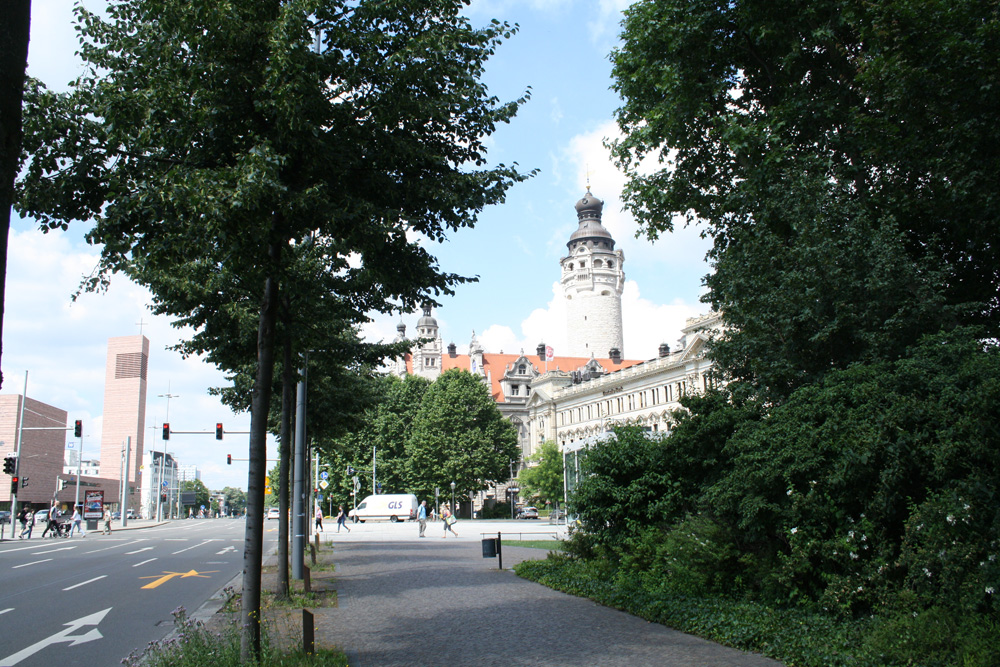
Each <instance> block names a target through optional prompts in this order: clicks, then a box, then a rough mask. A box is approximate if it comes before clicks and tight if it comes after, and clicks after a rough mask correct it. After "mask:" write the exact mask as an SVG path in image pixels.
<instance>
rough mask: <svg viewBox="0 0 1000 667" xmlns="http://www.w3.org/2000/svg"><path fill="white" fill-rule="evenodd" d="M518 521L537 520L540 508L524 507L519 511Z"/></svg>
mask: <svg viewBox="0 0 1000 667" xmlns="http://www.w3.org/2000/svg"><path fill="white" fill-rule="evenodd" d="M517 518H518V519H537V518H538V508H537V507H522V508H521V509H519V510H518V511H517Z"/></svg>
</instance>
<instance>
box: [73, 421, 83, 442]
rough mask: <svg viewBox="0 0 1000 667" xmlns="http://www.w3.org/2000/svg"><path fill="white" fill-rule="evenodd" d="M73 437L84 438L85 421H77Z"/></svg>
mask: <svg viewBox="0 0 1000 667" xmlns="http://www.w3.org/2000/svg"><path fill="white" fill-rule="evenodd" d="M73 435H74V436H75V437H77V438H82V437H83V420H82V419H77V420H76V423H75V424H74V425H73Z"/></svg>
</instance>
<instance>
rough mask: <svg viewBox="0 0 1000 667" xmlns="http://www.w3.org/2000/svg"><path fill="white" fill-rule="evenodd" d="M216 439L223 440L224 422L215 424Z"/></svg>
mask: <svg viewBox="0 0 1000 667" xmlns="http://www.w3.org/2000/svg"><path fill="white" fill-rule="evenodd" d="M215 439H216V440H222V424H216V425H215Z"/></svg>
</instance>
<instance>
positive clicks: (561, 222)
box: [2, 0, 710, 489]
mask: <svg viewBox="0 0 1000 667" xmlns="http://www.w3.org/2000/svg"><path fill="white" fill-rule="evenodd" d="M83 4H84V6H86V7H88V8H90V9H100V8H101V7H102V6H103V4H104V3H103V2H101V1H99V0H84V2H83ZM628 4H629V2H627V1H625V0H475V1H474V2H473V4H472V5H471V6H470V7H469V9H468V11H467V14H468V16H469V17H470V19H471V20H472V22H473V24H474V25H485V24H486V23H487V22H488V21H489V20H490V19H492V18H497V19H500V20H503V21H508V22H510V23H516V24H518V25H519V32H518V33H517V34H516V35H514V36H513V37H512V38H511V39H510V40H509V41H507V42H505V43H504V44H503V45H502V46H501V47H500V48H499V49H498V50H497V52H496V54H495V55H494V56H493V58H492V59H491V60H490V61H489V62H488V63H487V66H486V74H485V76H484V80H485V82H486V83H487V85H488V86H489V89H490V93H491V94H493V95H496V96H497V97H498V98H499V99H501V100H512V99H515V98H517V97H519V96H520V95H522V94H523V93H524V92H525V91H526V90H527V89H528V87H530V88H531V99H530V101H529V102H528V103H527V104H526V105H524V106H523V107H522V108H521V110H520V112H519V113H518V115H517V117H516V118H514V120H513V121H512V122H511V123H510V124H509V125H503V126H501V127H500V128H499V130H498V131H497V132H496V133H495V134H494V135H493V136H492V137H490V138H489V139H488V143H487V145H488V147H489V150H490V154H489V158H490V161H491V162H492V163H493V164H496V163H501V162H502V163H505V164H508V165H509V164H511V163H514V162H516V163H517V164H518V165H519V166H520V167H521V169H522V170H524V171H527V170H531V169H538V170H539V173H538V174H537V175H536V176H535V177H534V178H532V179H530V180H528V181H527V182H525V183H521V184H518V185H516V186H514V187H513V188H512V189H511V190H510V191H509V192H508V196H507V201H506V202H505V203H504V204H502V205H499V206H495V207H492V208H490V209H487V210H486V211H484V212H483V213H482V214H481V215H480V217H479V221H478V223H477V225H476V227H475V228H473V229H465V230H462V231H460V232H457V233H455V234H452V235H451V237H450V238H448V239H447V240H446V241H445V242H443V243H441V244H437V243H434V244H431V245H429V246H428V249H429V250H430V252H431V253H432V254H434V255H435V256H436V257H437V258H438V261H439V264H440V266H441V268H442V270H444V271H447V272H452V273H458V274H460V275H464V276H475V277H477V278H478V281H477V282H473V283H469V284H465V285H460V286H458V287H457V288H456V294H455V295H454V296H453V297H446V298H443V299H442V300H441V306H440V307H439V308H437V309H435V312H434V316H435V317H436V319H437V321H438V324H439V326H440V332H441V336H442V338H443V339H444V343H445V344H446V345H447V344H448V343H451V342H454V343H455V344H456V345H457V346H458V349H459V352H460V353H465V352H467V351H468V346H469V341H470V339H471V336H472V334H473V332H475V334H476V336H477V337H478V338H479V340H480V342H481V343H482V344H483V346H484V348H485V349H486V350H487V351H488V352H501V351H502V352H505V353H508V354H510V353H516V352H519V351H521V350H524V351H526V352H528V353H531V352H532V351H533V350H534V349H535V347H536V346H537V345H538V344H539V343H541V342H544V343H546V344H548V345H551V346H552V347H553V348H554V351H555V354H556V355H559V354H560V350H561V349H565V341H566V331H565V329H566V326H565V313H564V311H563V309H562V301H561V297H560V296H559V292H558V289H557V287H558V279H559V259H560V258H561V257H562V256H564V255H565V253H566V242H567V241H568V240H569V236H570V234H572V233H573V231H575V230H576V228H577V220H576V211H575V210H574V208H573V206H574V205H575V203H576V202H577V200H579V199H580V198H581V197H582V196H583V195H584V194H585V192H586V186H587V184H588V182H589V184H590V187H591V192H592V193H593V194H594V195H595V196H597V197H598V198H600V199H602V200H603V201H604V218H603V222H604V226H605V227H606V228H607V229H608V231H610V232H611V234H612V236H613V237H614V239H615V241H616V242H617V246H616V247H617V248H618V249H620V250H622V251H623V252H624V256H625V263H624V270H625V276H626V285H625V292H624V295H623V298H622V301H623V306H622V309H623V323H624V329H625V345H624V347H625V350H624V356H625V357H626V358H629V359H650V358H653V357H655V356H656V354H657V347H658V346H659V345H660V344H661V343H668V344H669V345H671V347H675V346H676V343H677V339H678V338H679V337H680V329H681V327H682V326H683V325H684V322H685V320H686V319H687V318H689V317H694V316H696V315H699V314H702V313H704V312H706V311H707V309H708V307H707V306H706V305H705V304H703V303H701V302H700V300H699V297H700V296H701V295H702V294H703V293H704V286H703V278H704V276H705V274H707V273H708V271H709V266H708V264H707V263H706V261H705V254H706V252H707V250H708V248H709V245H710V242H709V241H708V240H705V239H702V238H701V237H700V234H699V232H700V230H699V229H698V228H696V227H689V228H684V227H683V226H681V225H678V226H677V229H675V231H674V233H672V234H665V235H663V236H661V238H660V239H659V240H658V241H656V242H655V243H653V242H650V241H648V240H646V239H645V238H636V230H637V225H636V223H635V221H634V220H633V219H632V217H631V215H630V214H629V213H628V212H626V211H625V210H624V209H623V206H622V203H621V191H622V187H623V185H624V182H625V178H624V176H623V175H622V174H620V173H619V172H618V171H617V170H616V168H615V166H614V164H613V163H612V161H611V159H610V157H609V155H608V151H607V149H606V148H604V142H605V141H606V140H607V139H611V138H614V137H616V136H618V132H617V126H616V125H615V122H614V113H615V110H616V109H617V108H618V107H619V106H620V104H621V100H620V99H619V98H618V96H617V94H616V93H615V92H614V91H613V90H612V89H611V86H612V83H613V82H612V78H611V62H610V59H609V55H610V53H611V51H612V49H614V48H615V47H616V46H617V45H619V43H620V42H619V33H620V28H621V26H620V22H621V20H622V11H623V9H624V8H625V7H626V6H627V5H628ZM70 7H71V3H68V2H65V0H35V1H34V2H33V3H32V25H31V42H30V45H29V56H28V61H29V62H28V72H29V74H31V75H32V76H35V77H37V78H39V79H41V80H42V81H43V82H45V83H46V85H48V86H49V87H50V88H54V89H57V90H64V89H65V88H66V87H67V84H68V82H69V81H71V80H72V79H73V78H74V77H75V76H76V75H77V74H79V73H80V70H81V66H80V63H79V60H78V59H77V58H76V56H75V51H76V49H77V43H76V37H75V33H74V30H73V24H72V12H71V10H70ZM87 231H88V227H87V226H86V225H72V226H71V227H70V228H69V230H67V231H65V232H62V231H56V232H49V233H47V234H44V233H42V232H40V231H38V225H37V224H36V223H35V222H34V221H33V220H31V219H19V218H18V217H17V215H16V214H15V216H14V219H13V220H12V229H11V233H10V238H9V250H8V267H7V290H6V304H5V311H6V312H5V314H4V331H3V333H4V341H3V358H2V365H3V374H4V385H3V388H2V393H5V394H10V393H22V391H23V387H24V382H25V373H26V372H27V393H28V396H30V397H32V398H35V399H37V400H41V401H43V402H45V403H49V404H51V405H54V406H57V407H59V408H62V409H65V410H67V411H68V413H69V416H68V418H69V421H70V422H71V423H72V421H74V420H76V419H82V420H83V422H84V438H83V457H84V458H85V459H87V458H92V457H96V456H97V455H98V453H99V450H100V433H101V421H102V417H101V416H102V411H103V402H104V368H105V363H106V359H107V340H108V338H111V337H115V336H130V335H136V334H139V333H140V332H141V333H142V334H143V335H144V336H146V337H147V338H149V340H150V358H149V371H148V389H147V401H146V425H147V433H146V438H145V439H146V447H147V449H148V448H150V447H151V446H153V447H156V448H157V449H158V450H162V449H163V446H164V442H163V441H162V440H161V438H160V427H161V425H162V423H163V422H165V421H168V417H169V422H170V424H171V428H172V429H174V430H189V431H194V430H204V431H209V430H213V429H214V426H215V424H216V422H222V423H223V424H224V426H225V429H226V430H227V431H246V430H248V429H249V424H250V416H249V414H248V413H244V414H233V413H232V411H231V410H229V408H226V407H224V406H223V405H222V404H221V403H220V402H219V401H218V400H217V399H216V398H215V397H213V396H210V395H209V393H208V390H209V388H211V387H220V386H225V384H226V380H225V377H224V375H223V374H222V373H221V372H219V371H218V370H216V369H215V368H214V367H212V366H209V365H208V364H206V363H204V362H203V361H202V360H200V359H198V358H188V359H183V358H182V357H181V356H180V355H179V354H177V353H176V352H173V351H171V350H170V348H171V346H173V345H175V344H176V343H177V342H178V341H180V340H183V339H184V338H185V337H187V336H190V334H191V332H190V331H185V330H183V329H177V328H174V327H173V326H172V325H171V321H170V319H169V318H167V317H163V316H154V315H152V314H151V313H150V312H149V310H148V304H149V303H150V302H151V298H150V295H149V293H148V291H147V290H146V289H145V288H143V287H140V286H138V285H135V284H133V283H131V282H129V281H128V280H126V279H124V278H122V277H120V276H115V277H114V278H113V279H112V281H111V286H110V288H109V289H108V290H107V291H106V292H105V293H101V294H94V293H84V294H81V295H80V296H79V297H78V298H77V299H76V300H73V298H72V297H73V294H74V292H76V290H77V287H78V286H79V284H80V281H81V279H82V278H83V277H84V276H86V275H88V274H90V273H91V271H92V270H93V269H94V267H95V266H96V264H97V259H98V256H99V249H98V248H96V247H93V246H89V245H88V244H87V243H86V241H85V240H84V237H85V234H86V232H87ZM418 317H419V313H415V314H410V315H405V316H403V317H402V318H400V317H399V316H398V315H396V316H378V317H375V318H374V319H373V321H372V322H371V323H369V324H368V325H367V326H366V327H365V328H364V334H365V336H366V338H368V339H369V340H373V341H374V340H392V339H393V338H394V337H395V335H396V325H397V324H398V323H399V322H400V321H402V322H403V323H404V324H406V326H407V333H408V334H410V335H414V334H415V329H416V321H417V319H418ZM168 397H169V398H168ZM166 450H167V451H168V452H171V453H173V454H174V456H175V457H176V458H177V459H178V461H179V462H180V463H181V464H194V465H196V466H197V467H198V468H199V469H200V470H201V473H202V480H203V481H204V482H205V484H206V485H207V486H208V487H209V488H210V489H221V488H223V487H225V486H234V487H240V488H246V484H247V468H246V463H245V461H240V460H236V461H234V462H233V464H232V465H227V464H226V455H227V454H231V455H232V456H233V457H234V458H235V459H245V458H246V456H247V436H245V435H227V436H226V437H225V439H224V440H223V441H222V442H221V443H220V442H217V441H216V440H215V439H214V436H183V435H174V436H173V437H172V438H171V440H169V441H168V442H167V443H166ZM274 456H275V447H274V444H273V443H270V444H269V454H268V457H269V458H273V457H274Z"/></svg>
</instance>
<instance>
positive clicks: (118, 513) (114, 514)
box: [111, 510, 122, 521]
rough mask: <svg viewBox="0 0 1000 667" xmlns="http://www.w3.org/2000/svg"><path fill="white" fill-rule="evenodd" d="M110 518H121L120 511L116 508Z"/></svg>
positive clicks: (116, 519)
mask: <svg viewBox="0 0 1000 667" xmlns="http://www.w3.org/2000/svg"><path fill="white" fill-rule="evenodd" d="M111 518H112V519H114V520H115V521H118V519H120V518H122V513H121V512H119V511H118V510H115V511H114V512H112V513H111Z"/></svg>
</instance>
